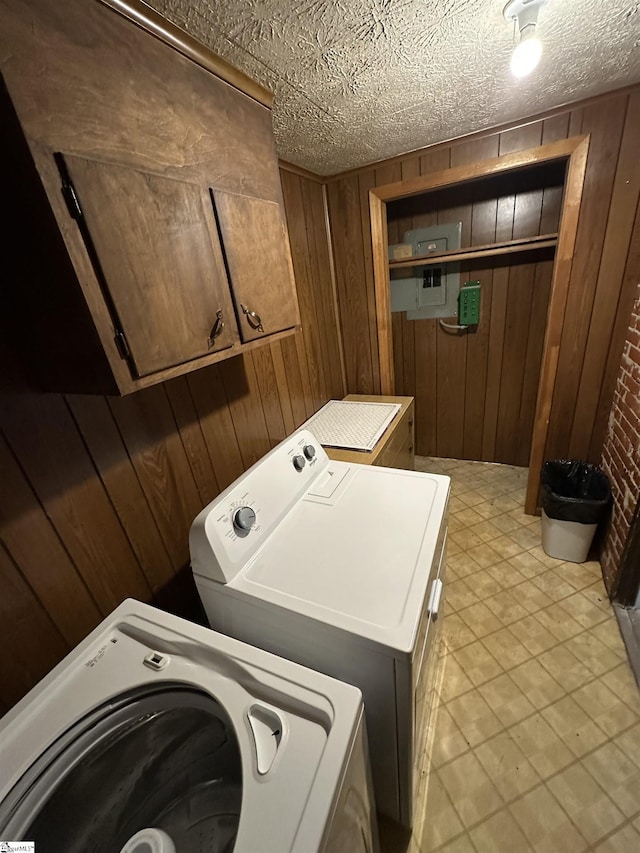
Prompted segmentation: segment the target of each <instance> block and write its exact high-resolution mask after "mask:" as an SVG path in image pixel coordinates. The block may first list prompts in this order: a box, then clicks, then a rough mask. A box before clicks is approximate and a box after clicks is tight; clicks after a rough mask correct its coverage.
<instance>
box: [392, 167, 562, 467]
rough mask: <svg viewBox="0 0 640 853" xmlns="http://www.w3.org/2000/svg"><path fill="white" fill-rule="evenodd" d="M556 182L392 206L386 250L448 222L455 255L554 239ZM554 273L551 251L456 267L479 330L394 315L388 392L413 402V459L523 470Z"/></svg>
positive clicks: (543, 177)
mask: <svg viewBox="0 0 640 853" xmlns="http://www.w3.org/2000/svg"><path fill="white" fill-rule="evenodd" d="M496 153H497V152H496ZM564 173H565V165H564V164H563V163H559V164H553V166H541V167H536V168H535V169H533V170H530V171H527V172H518V173H516V174H513V175H509V176H502V177H495V178H491V179H486V180H484V181H483V182H482V183H473V184H468V185H467V186H466V187H456V188H451V189H448V190H446V191H439V192H433V193H429V194H425V195H422V196H414V197H412V198H409V199H406V200H402V201H399V202H393V203H391V204H389V205H388V225H389V241H390V242H391V243H396V242H401V241H402V238H403V234H404V232H405V231H407V230H411V229H414V228H425V227H430V226H433V225H438V224H443V223H450V222H461V223H462V240H461V243H462V247H463V248H466V247H468V246H474V245H475V246H479V245H484V244H488V243H493V242H495V241H501V240H512V239H521V238H525V237H532V236H535V235H538V234H550V233H554V232H557V230H558V222H559V217H560V205H561V200H562V185H563V182H564ZM552 272H553V251H552V250H546V251H540V252H528V253H525V254H521V255H511V256H505V257H501V258H499V259H494V260H492V259H491V258H487V259H485V260H483V261H478V260H476V261H469V262H465V263H463V264H461V272H460V281H461V283H462V282H464V281H468V280H478V281H480V283H481V286H482V291H481V315H480V323H479V324H478V326H477V327H473V328H472V329H470V330H468V331H465V332H463V331H457V332H456V331H452V330H447V329H443V328H441V327H440V325H439V321H438V320H435V319H428V320H426V319H425V320H407V318H406V314H405V313H404V312H394V313H393V315H392V323H393V340H394V373H395V383H396V392H397V393H399V394H403V395H404V394H406V395H409V396H414V397H415V398H416V410H417V413H418V414H417V416H416V452H417V453H418V454H420V455H423V456H447V457H454V458H458V459H481V460H483V461H486V462H505V463H508V464H514V465H527V464H528V461H529V452H530V448H531V435H532V431H533V418H534V414H535V403H536V394H537V389H538V380H539V373H540V362H541V358H542V344H543V340H544V332H545V325H546V316H547V307H548V302H549V294H550V290H551V276H552ZM449 322H450V323H456V322H457V321H456V320H455V318H453V319H452V320H449Z"/></svg>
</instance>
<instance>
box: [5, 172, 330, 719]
mask: <svg viewBox="0 0 640 853" xmlns="http://www.w3.org/2000/svg"><path fill="white" fill-rule="evenodd" d="M282 182H283V190H284V198H285V207H286V213H287V220H288V225H289V233H290V238H291V248H292V254H293V262H294V268H295V274H296V280H297V286H298V295H299V298H300V309H301V316H302V325H303V331H302V333H301V334H297V335H294V336H291V337H289V338H286V339H284V340H282V341H280V342H276V343H273V344H270V345H265V346H264V347H262V348H260V349H257V350H255V351H254V352H252V353H249V354H246V355H243V356H238V357H236V358H234V359H230V360H229V361H223V362H221V363H220V364H219V365H213V366H211V367H208V368H204V369H202V370H199V371H195V372H194V373H191V374H189V375H187V376H184V377H180V378H178V379H174V380H171V381H169V382H166V383H164V384H163V385H159V386H155V387H152V388H149V389H147V390H145V391H140V392H137V393H135V394H132V395H131V396H128V397H126V398H105V397H90V396H81V395H61V394H44V393H41V392H40V391H39V390H38V389H37V388H36V387H34V386H33V385H32V383H31V381H30V379H29V377H28V375H27V374H26V373H25V371H24V369H23V366H22V364H21V362H20V360H19V359H18V358H17V357H16V356H15V355H14V353H13V352H12V350H11V348H10V347H9V346H8V345H7V344H6V342H5V343H4V344H3V348H2V364H3V369H2V380H1V388H0V534H1V541H0V584H1V587H2V595H0V616H1V621H2V624H3V643H2V653H1V654H0V713H1V712H2V710H3V709H6V708H8V707H10V706H11V705H12V704H13V703H14V702H16V701H17V700H18V699H19V698H20V697H21V696H22V695H23V694H24V693H25V692H26V691H27V690H28V689H29V688H30V687H31V686H32V685H33V684H34V683H36V682H37V681H38V680H39V679H40V678H41V677H42V676H43V675H44V674H45V673H46V672H47V671H48V670H49V669H50V668H51V667H52V666H53V665H54V664H55V663H57V662H58V661H59V660H60V659H61V658H62V657H63V656H64V654H65V653H66V652H67V651H68V650H69V649H70V648H71V647H72V646H74V645H75V644H76V643H77V642H79V641H80V640H81V639H82V638H83V637H84V636H86V634H87V633H88V632H89V631H90V630H91V629H92V628H93V627H94V626H95V625H96V624H97V623H98V622H99V621H100V619H101V618H102V617H103V616H105V615H106V614H107V613H109V612H110V611H111V610H112V609H113V608H114V607H115V606H116V605H117V604H118V603H119V602H121V601H122V600H123V599H124V598H126V597H128V596H132V597H134V598H138V599H140V600H142V601H153V602H155V603H158V604H159V605H160V606H162V607H164V608H165V609H167V610H171V611H172V612H177V613H180V614H183V615H187V616H190V617H191V618H196V619H197V618H201V612H200V610H199V606H198V601H197V595H196V593H195V587H194V585H193V582H192V579H191V576H190V572H189V569H188V559H189V555H188V542H187V536H188V531H189V526H190V524H191V521H192V520H193V518H194V517H195V515H196V514H197V513H198V512H199V510H200V509H201V508H202V507H203V506H204V505H205V504H206V503H207V502H208V501H210V500H211V499H212V498H214V497H215V495H216V494H218V493H219V492H220V491H221V490H222V489H224V488H225V487H226V486H227V485H229V483H231V482H232V481H233V480H234V479H235V478H236V477H237V476H238V475H239V474H241V473H242V471H244V470H245V469H246V468H248V467H249V466H250V465H252V464H253V463H254V462H255V461H256V460H257V459H258V458H259V457H260V456H262V455H263V454H264V453H266V452H267V451H268V450H269V449H270V448H271V447H272V446H273V445H275V444H277V443H278V442H279V441H280V440H281V439H283V438H284V437H285V436H286V435H288V434H289V433H290V432H292V431H293V430H294V429H295V428H296V427H297V426H298V425H299V424H300V423H302V421H304V420H305V419H306V418H307V417H309V416H310V415H311V414H313V413H314V412H315V411H316V410H317V409H318V408H319V407H320V406H321V405H323V404H324V403H325V402H326V401H327V400H328V399H331V398H338V399H340V398H341V397H342V396H344V393H345V385H344V380H343V366H342V364H341V357H340V353H341V348H340V341H339V331H338V328H339V327H338V322H337V315H336V312H335V311H334V305H335V293H334V285H333V281H332V271H331V258H330V251H329V243H328V238H327V227H326V210H325V198H324V189H323V187H322V184H321V183H319V182H316V181H312V180H308V179H306V178H305V177H302V176H300V175H297V174H292V173H290V172H288V171H284V170H283V171H282Z"/></svg>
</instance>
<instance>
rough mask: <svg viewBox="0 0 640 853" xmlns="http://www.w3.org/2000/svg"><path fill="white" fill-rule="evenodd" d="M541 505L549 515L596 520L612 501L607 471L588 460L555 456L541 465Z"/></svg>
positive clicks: (582, 521) (565, 518)
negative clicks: (552, 459) (582, 460)
mask: <svg viewBox="0 0 640 853" xmlns="http://www.w3.org/2000/svg"><path fill="white" fill-rule="evenodd" d="M541 483H542V507H543V509H544V511H545V512H546V514H547V515H548V516H549V518H556V519H558V520H559V521H578V522H580V524H597V523H598V522H599V521H601V520H602V519H603V518H604V516H605V515H606V514H607V510H608V509H609V505H610V503H611V484H610V483H609V478H608V477H607V475H606V474H605V473H604V472H603V471H601V470H600V469H599V468H596V466H595V465H591V464H589V463H588V462H580V461H579V460H577V459H558V460H555V461H553V462H545V463H544V465H543V466H542V476H541Z"/></svg>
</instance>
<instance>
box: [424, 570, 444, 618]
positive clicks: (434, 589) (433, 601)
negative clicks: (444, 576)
mask: <svg viewBox="0 0 640 853" xmlns="http://www.w3.org/2000/svg"><path fill="white" fill-rule="evenodd" d="M443 589H444V584H443V583H442V581H441V580H440V578H436V579H435V580H434V582H433V583H432V584H431V592H430V593H429V601H428V603H427V610H428V611H429V613H430V615H431V618H432V619H433V621H434V622H435V621H436V619H437V618H438V611H439V609H440V599H441V598H442V590H443Z"/></svg>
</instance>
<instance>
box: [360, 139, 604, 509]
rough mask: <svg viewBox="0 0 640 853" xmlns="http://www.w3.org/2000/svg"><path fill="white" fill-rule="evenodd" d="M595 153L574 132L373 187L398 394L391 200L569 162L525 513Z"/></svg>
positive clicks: (382, 318)
mask: <svg viewBox="0 0 640 853" xmlns="http://www.w3.org/2000/svg"><path fill="white" fill-rule="evenodd" d="M588 152H589V136H588V135H586V136H574V137H571V138H569V139H561V140H558V141H557V142H551V143H549V144H547V145H539V146H537V147H535V148H529V149H527V150H525V151H518V152H515V153H513V154H505V155H502V156H501V157H493V158H491V159H490V160H484V161H481V162H478V163H471V164H469V165H464V166H456V167H454V168H450V169H442V170H440V171H438V172H432V173H431V174H429V175H423V176H420V177H417V178H410V179H408V180H406V181H396V182H395V183H392V184H385V185H384V186H380V187H373V188H372V189H371V190H369V215H370V219H371V241H372V249H373V283H374V293H375V304H376V323H377V330H378V354H379V362H380V386H381V387H380V393H381V394H388V395H393V394H394V393H395V387H394V372H393V339H392V327H391V306H390V300H389V254H388V248H387V246H388V236H387V202H389V201H397V200H398V199H402V198H409V197H410V196H413V195H420V194H421V193H426V192H430V191H432V190H436V189H441V188H443V187H451V186H455V185H456V184H462V183H468V182H470V181H479V180H482V179H483V178H487V177H491V176H496V175H501V174H505V173H507V172H512V171H518V170H522V169H527V168H529V167H532V166H539V165H543V164H545V163H550V162H553V161H554V160H566V161H567V175H566V179H565V184H564V194H563V199H562V210H561V214H560V227H559V229H558V245H557V247H556V255H555V261H554V265H553V277H552V281H551V293H550V296H549V308H548V312H547V324H546V329H545V338H544V345H543V352H542V363H541V365H540V379H539V382H538V394H537V399H536V411H535V417H534V422H533V436H532V440H531V454H530V458H529V479H528V483H527V494H526V499H525V512H527V513H530V514H534V513H535V512H536V511H537V509H538V493H539V490H540V469H541V467H542V463H543V461H544V449H545V445H546V440H547V433H548V429H549V417H550V413H551V402H552V399H553V391H554V387H555V381H556V375H557V372H558V354H559V350H560V341H561V337H562V327H563V325H564V315H565V310H566V305H567V295H568V290H569V280H570V278H571V268H572V264H573V251H574V248H575V243H576V235H577V231H578V220H579V216H580V204H581V201H582V191H583V187H584V178H585V172H586V166H587V155H588Z"/></svg>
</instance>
